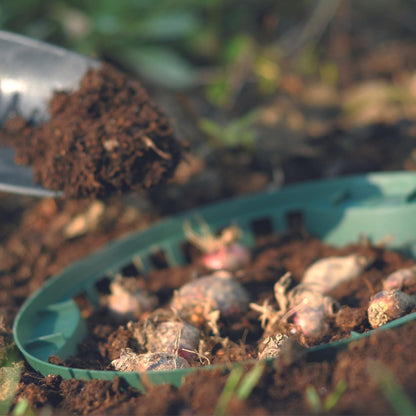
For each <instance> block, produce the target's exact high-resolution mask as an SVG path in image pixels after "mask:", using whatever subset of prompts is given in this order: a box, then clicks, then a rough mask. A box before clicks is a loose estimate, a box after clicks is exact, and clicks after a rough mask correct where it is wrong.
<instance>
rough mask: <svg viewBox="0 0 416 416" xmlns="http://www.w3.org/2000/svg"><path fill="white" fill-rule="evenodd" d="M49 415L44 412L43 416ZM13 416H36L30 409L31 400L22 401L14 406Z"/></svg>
mask: <svg viewBox="0 0 416 416" xmlns="http://www.w3.org/2000/svg"><path fill="white" fill-rule="evenodd" d="M46 415H47V413H46V412H45V411H42V416H46ZM12 416H36V413H35V411H34V410H33V409H32V408H31V407H30V403H29V400H27V399H21V400H19V401H18V402H17V403H16V406H14V409H13V412H12Z"/></svg>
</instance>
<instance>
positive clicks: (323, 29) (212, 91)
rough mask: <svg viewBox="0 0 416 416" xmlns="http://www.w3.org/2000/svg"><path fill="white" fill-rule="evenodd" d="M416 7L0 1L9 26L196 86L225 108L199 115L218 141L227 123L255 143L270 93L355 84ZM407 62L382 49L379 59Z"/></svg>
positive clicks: (171, 83)
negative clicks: (373, 51)
mask: <svg viewBox="0 0 416 416" xmlns="http://www.w3.org/2000/svg"><path fill="white" fill-rule="evenodd" d="M415 6H416V1H415V0H396V1H394V2H392V1H390V0H365V1H362V0H297V1H292V2H288V1H280V2H279V1H275V0H121V1H114V0H96V1H92V0H58V1H56V0H14V1H8V2H2V4H0V29H3V30H8V31H13V32H17V33H21V34H23V35H26V36H30V37H33V38H37V39H41V40H44V41H47V42H51V43H54V44H57V45H61V46H63V47H65V48H68V49H71V50H74V51H78V52H80V53H83V54H86V55H90V56H93V57H97V58H99V59H103V60H106V61H109V62H111V63H113V64H116V65H117V66H119V67H121V68H122V69H123V70H125V71H127V72H130V73H132V74H137V75H138V76H140V77H142V79H145V80H146V81H147V82H149V83H151V84H152V83H153V84H155V85H157V86H160V87H163V88H168V89H170V90H173V91H177V92H178V91H179V92H180V91H184V90H187V91H189V90H190V89H192V91H195V90H197V91H198V94H199V96H201V97H203V98H204V99H205V100H206V102H207V103H208V104H209V105H211V106H212V108H214V112H216V113H215V114H216V116H215V117H217V116H218V114H220V116H219V117H217V118H219V120H218V119H217V120H215V121H213V120H209V118H210V117H211V116H212V114H211V115H209V114H208V118H206V117H205V116H206V114H205V115H204V116H203V117H205V119H202V120H197V122H198V125H199V127H200V129H201V130H202V131H204V132H205V134H206V135H207V136H209V137H210V138H211V139H212V142H213V143H218V141H219V140H218V137H219V135H220V132H221V130H223V129H225V130H226V131H227V134H226V137H227V139H226V140H222V142H224V143H228V144H229V145H231V146H232V145H234V144H235V143H236V142H238V138H239V137H240V138H244V140H243V139H242V140H241V142H244V143H242V144H244V145H247V146H248V147H252V145H253V143H254V141H255V134H254V133H253V131H252V129H251V125H252V124H253V123H256V122H257V121H258V119H259V117H258V112H256V109H258V106H259V102H260V101H261V100H263V103H264V100H267V99H268V98H271V97H275V96H276V94H279V93H281V92H282V93H284V94H289V95H292V96H299V95H300V94H301V92H302V91H303V86H304V80H305V79H314V80H318V81H319V82H321V83H323V84H325V85H326V86H328V87H330V88H331V89H332V90H334V89H336V88H338V87H339V86H342V87H345V86H348V83H350V82H351V81H352V78H353V76H352V75H351V74H352V73H353V72H354V71H356V72H357V70H356V68H359V70H360V71H361V74H359V76H362V73H363V72H364V71H365V70H366V69H365V68H364V66H365V65H366V63H365V62H364V63H362V61H360V64H361V63H362V65H361V67H359V65H357V64H356V60H357V53H358V54H359V53H361V55H360V56H361V57H362V56H363V55H365V54H366V53H368V52H369V51H368V50H366V48H367V49H368V48H375V46H376V43H377V42H381V43H382V42H384V41H386V40H388V39H389V36H390V34H391V33H394V34H395V36H404V37H406V36H407V37H408V38H409V35H411V36H410V37H411V39H414V35H415V34H416V24H415V16H416V14H415V9H416V7H415ZM370 27H371V30H372V33H371V35H370V36H369V33H368V30H367V29H368V28H370ZM392 50H393V51H394V47H393V48H392ZM389 53H390V54H391V52H389ZM388 60H390V61H391V62H390V63H388V62H387V61H388ZM399 61H400V59H397V57H394V56H393V57H392V56H379V57H378V56H376V57H375V58H374V57H372V63H371V64H370V66H371V65H373V67H377V68H381V67H383V68H385V67H388V66H389V65H390V66H391V67H392V68H393V67H394V65H400V62H399ZM360 68H361V69H360ZM362 68H364V69H362ZM377 68H376V70H374V68H372V69H370V71H372V73H371V74H370V75H371V77H374V74H375V73H376V72H377ZM379 72H380V73H381V70H380V71H379ZM391 72H392V71H391ZM356 79H357V77H356ZM355 110H356V106H355V107H354V108H353V110H352V111H355ZM349 111H350V109H349ZM350 112H351V111H350ZM215 117H214V118H215ZM211 118H212V117H211ZM239 118H241V120H240V119H239ZM295 118H296V117H295ZM298 118H299V117H298ZM263 119H264V117H263ZM291 119H294V117H291ZM230 120H231V121H230ZM292 124H293V123H292ZM297 124H299V123H297Z"/></svg>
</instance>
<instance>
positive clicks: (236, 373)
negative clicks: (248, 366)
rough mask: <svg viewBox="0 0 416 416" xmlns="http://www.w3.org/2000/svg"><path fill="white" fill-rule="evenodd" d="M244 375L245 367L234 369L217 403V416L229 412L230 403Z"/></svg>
mask: <svg viewBox="0 0 416 416" xmlns="http://www.w3.org/2000/svg"><path fill="white" fill-rule="evenodd" d="M243 374H244V370H243V367H241V366H237V367H234V368H233V370H232V371H231V373H230V375H229V376H228V379H227V382H226V383H225V386H224V389H223V391H222V392H221V395H220V397H219V399H218V402H217V407H216V408H215V411H214V415H215V416H224V415H225V412H226V410H227V406H228V403H229V402H230V400H231V398H232V397H233V396H234V393H235V391H236V389H237V385H238V383H239V382H240V380H241V377H242V376H243Z"/></svg>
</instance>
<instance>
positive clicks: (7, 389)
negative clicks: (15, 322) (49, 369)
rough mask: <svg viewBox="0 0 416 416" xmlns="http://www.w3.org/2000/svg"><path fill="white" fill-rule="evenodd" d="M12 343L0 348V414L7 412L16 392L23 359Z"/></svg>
mask: <svg viewBox="0 0 416 416" xmlns="http://www.w3.org/2000/svg"><path fill="white" fill-rule="evenodd" d="M19 359H20V356H19V353H18V351H17V349H16V347H15V346H14V345H10V346H7V347H3V348H0V366H1V367H0V415H5V414H7V413H8V411H9V409H10V406H11V405H12V402H13V399H14V396H15V394H16V390H17V385H18V384H19V380H20V373H21V371H22V365H23V361H18V360H19Z"/></svg>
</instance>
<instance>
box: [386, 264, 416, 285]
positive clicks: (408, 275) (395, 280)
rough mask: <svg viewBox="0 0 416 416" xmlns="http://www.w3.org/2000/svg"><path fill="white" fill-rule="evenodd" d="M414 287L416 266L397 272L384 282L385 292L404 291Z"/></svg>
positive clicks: (415, 283)
mask: <svg viewBox="0 0 416 416" xmlns="http://www.w3.org/2000/svg"><path fill="white" fill-rule="evenodd" d="M414 285H416V266H413V267H408V268H404V269H399V270H396V271H395V272H393V273H391V274H389V275H388V276H387V277H386V278H385V279H384V281H383V289H384V290H393V289H398V290H402V289H403V288H408V287H411V286H414Z"/></svg>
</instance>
